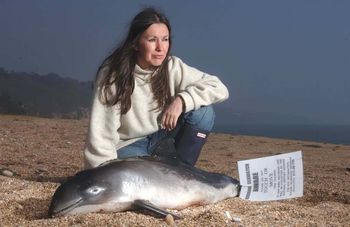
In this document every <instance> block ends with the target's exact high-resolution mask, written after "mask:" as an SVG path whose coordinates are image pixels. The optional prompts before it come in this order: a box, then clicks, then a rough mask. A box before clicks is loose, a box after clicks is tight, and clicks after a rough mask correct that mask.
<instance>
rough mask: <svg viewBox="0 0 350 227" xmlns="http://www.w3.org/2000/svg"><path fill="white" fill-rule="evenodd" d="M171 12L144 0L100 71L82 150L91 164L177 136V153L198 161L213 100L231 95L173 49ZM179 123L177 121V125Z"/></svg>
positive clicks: (128, 154) (146, 151)
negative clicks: (165, 12)
mask: <svg viewBox="0 0 350 227" xmlns="http://www.w3.org/2000/svg"><path fill="white" fill-rule="evenodd" d="M171 44H172V40H171V27H170V24H169V21H168V19H167V18H166V17H165V15H163V14H162V13H160V12H158V11H157V10H155V9H153V8H146V9H144V10H143V11H141V12H140V13H139V14H137V15H136V16H135V18H134V19H133V21H132V23H131V25H130V28H129V32H128V36H127V37H126V39H125V40H124V42H122V43H121V45H120V46H119V47H118V48H117V49H116V50H115V51H114V52H113V53H112V54H111V55H110V56H108V57H107V58H106V59H105V60H104V61H103V63H102V65H101V66H100V67H99V70H98V72H97V76H96V81H95V89H94V97H93V103H92V108H91V115H90V125H89V133H88V138H87V141H86V145H85V149H84V156H85V167H86V168H91V167H96V166H98V165H99V164H101V163H103V162H105V161H108V160H111V159H115V158H128V157H134V156H147V155H150V154H151V152H152V151H153V150H154V149H155V147H156V146H157V144H159V142H160V141H161V140H162V139H164V138H166V137H171V138H174V140H173V141H174V144H175V148H176V153H177V158H179V159H180V160H181V161H183V162H185V163H188V164H190V165H195V163H196V161H197V158H198V156H199V154H200V151H201V148H202V146H203V144H204V143H205V141H206V137H207V136H208V134H209V132H210V130H211V129H212V127H213V123H214V112H213V109H212V107H211V106H210V105H211V104H213V103H217V102H221V101H223V100H225V99H227V98H228V90H227V88H226V87H225V85H223V84H222V83H221V81H220V80H219V79H218V78H217V77H216V76H211V75H208V74H206V73H203V72H201V71H199V70H197V69H195V68H193V67H190V66H188V65H186V64H185V63H183V62H182V61H181V59H179V58H177V57H175V56H171V55H170V49H171ZM175 127H176V129H175Z"/></svg>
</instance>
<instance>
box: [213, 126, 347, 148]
mask: <svg viewBox="0 0 350 227" xmlns="http://www.w3.org/2000/svg"><path fill="white" fill-rule="evenodd" d="M213 131H214V132H222V133H229V134H238V135H249V136H264V137H270V138H283V139H293V140H303V141H315V142H321V143H332V144H342V145H350V125H233V126H216V127H214V129H213Z"/></svg>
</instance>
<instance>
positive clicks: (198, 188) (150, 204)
mask: <svg viewBox="0 0 350 227" xmlns="http://www.w3.org/2000/svg"><path fill="white" fill-rule="evenodd" d="M239 190H240V186H239V182H238V181H237V180H235V179H233V178H231V177H229V176H226V175H223V174H219V173H211V172H207V171H204V170H200V169H198V168H195V167H192V166H189V165H186V164H184V163H181V162H177V161H169V160H166V161H164V160H162V159H156V158H152V157H146V158H136V159H135V158H132V159H125V160H115V161H111V162H108V163H106V164H104V165H102V166H99V167H96V168H93V169H87V170H84V171H81V172H78V173H77V174H76V175H75V176H73V177H72V178H70V179H68V180H67V181H66V182H65V183H63V184H61V185H60V186H59V187H58V188H57V190H56V192H55V193H54V195H53V198H52V201H51V205H50V208H49V216H51V217H55V216H62V215H71V214H79V213H89V212H99V211H107V212H118V211H126V210H132V209H135V208H137V207H141V208H146V209H148V210H152V211H153V212H156V213H158V214H161V215H164V216H165V215H167V214H169V212H167V211H166V210H164V209H176V210H179V209H183V208H186V207H189V206H191V205H204V204H211V203H216V202H218V201H221V200H223V199H226V198H230V197H236V196H238V194H239ZM175 218H176V216H175Z"/></svg>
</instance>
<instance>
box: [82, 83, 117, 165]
mask: <svg viewBox="0 0 350 227" xmlns="http://www.w3.org/2000/svg"><path fill="white" fill-rule="evenodd" d="M96 84H97V83H96ZM99 92H100V88H99V87H98V86H97V85H95V88H94V95H93V99H92V107H91V112H90V122H89V129H88V134H87V139H86V144H85V148H84V157H85V168H91V167H96V166H98V165H99V164H101V163H103V162H105V161H108V160H111V159H115V158H117V152H116V146H117V143H118V142H119V140H120V139H119V134H118V132H117V130H118V128H119V127H120V111H119V108H117V107H116V106H112V107H109V106H106V105H104V104H103V103H101V100H100V98H99Z"/></svg>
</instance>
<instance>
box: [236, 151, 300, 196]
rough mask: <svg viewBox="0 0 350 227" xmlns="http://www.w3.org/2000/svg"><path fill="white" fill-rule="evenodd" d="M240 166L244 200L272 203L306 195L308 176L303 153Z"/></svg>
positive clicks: (255, 160) (241, 163)
mask: <svg viewBox="0 0 350 227" xmlns="http://www.w3.org/2000/svg"><path fill="white" fill-rule="evenodd" d="M237 163H238V173H239V180H240V184H241V186H242V188H241V192H240V195H239V197H240V198H242V199H248V200H251V201H269V200H280V199H289V198H295V197H301V196H303V188H304V176H303V160H302V154H301V151H296V152H292V153H286V154H280V155H274V156H268V157H263V158H257V159H250V160H244V161H238V162H237Z"/></svg>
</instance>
